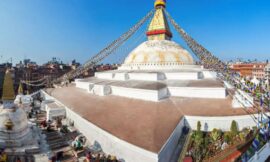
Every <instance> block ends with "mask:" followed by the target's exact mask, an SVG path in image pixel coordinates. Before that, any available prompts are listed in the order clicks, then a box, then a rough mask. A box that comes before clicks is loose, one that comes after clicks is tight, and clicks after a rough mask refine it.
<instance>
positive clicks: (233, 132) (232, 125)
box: [231, 120, 238, 137]
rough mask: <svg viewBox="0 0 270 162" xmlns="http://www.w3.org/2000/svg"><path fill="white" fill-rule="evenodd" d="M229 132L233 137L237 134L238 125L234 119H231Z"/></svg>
mask: <svg viewBox="0 0 270 162" xmlns="http://www.w3.org/2000/svg"><path fill="white" fill-rule="evenodd" d="M231 133H232V136H233V137H235V136H236V135H237V134H238V127H237V123H236V121H235V120H233V121H232V124H231Z"/></svg>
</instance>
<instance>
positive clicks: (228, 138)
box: [224, 132, 231, 143]
mask: <svg viewBox="0 0 270 162" xmlns="http://www.w3.org/2000/svg"><path fill="white" fill-rule="evenodd" d="M224 141H225V142H226V143H231V133H230V132H226V133H224Z"/></svg>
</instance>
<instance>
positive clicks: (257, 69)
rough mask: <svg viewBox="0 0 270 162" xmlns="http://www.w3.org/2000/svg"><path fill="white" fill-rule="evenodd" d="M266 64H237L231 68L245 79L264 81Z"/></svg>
mask: <svg viewBox="0 0 270 162" xmlns="http://www.w3.org/2000/svg"><path fill="white" fill-rule="evenodd" d="M265 66H266V63H248V64H246V63H237V64H233V65H232V66H231V69H232V70H234V71H236V72H239V74H240V75H241V76H243V77H250V78H253V77H256V78H257V79H264V77H265V72H264V70H265Z"/></svg>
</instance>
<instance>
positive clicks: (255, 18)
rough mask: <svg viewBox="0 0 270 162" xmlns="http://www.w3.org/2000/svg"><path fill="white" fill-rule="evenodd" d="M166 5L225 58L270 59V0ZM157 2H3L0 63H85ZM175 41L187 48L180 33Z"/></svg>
mask: <svg viewBox="0 0 270 162" xmlns="http://www.w3.org/2000/svg"><path fill="white" fill-rule="evenodd" d="M167 2H168V5H167V10H168V11H169V13H170V14H171V15H172V16H173V17H174V19H175V20H176V21H177V22H178V23H179V24H180V25H181V26H182V27H183V28H184V29H185V30H186V31H187V32H188V33H189V34H190V35H191V36H192V37H194V38H195V39H196V40H197V41H198V42H199V43H201V44H202V45H203V46H205V47H206V48H207V49H208V50H210V51H211V52H213V53H214V54H215V55H217V56H218V57H220V58H221V59H226V60H228V59H236V58H244V59H255V58H257V59H259V60H265V59H270V41H269V39H270V31H269V29H270V1H269V0H167ZM153 3H154V0H147V1H146V0H116V1H111V0H95V1H94V0H0V56H1V58H0V62H4V61H7V60H8V59H9V58H11V57H12V58H13V60H14V62H17V61H19V60H22V59H24V58H31V59H32V60H34V61H37V62H38V63H44V62H46V61H48V60H49V59H51V58H52V57H57V58H60V59H61V60H63V61H64V62H69V61H71V60H72V59H76V60H78V61H80V62H84V61H86V60H87V59H88V58H90V57H91V56H92V55H93V54H95V53H97V52H98V51H99V50H101V49H102V48H103V47H105V46H106V45H107V44H108V43H110V42H111V41H113V40H114V39H116V38H118V37H119V36H120V35H121V34H122V33H124V32H126V31H127V30H128V29H129V28H130V27H131V26H133V25H134V24H135V23H136V22H138V21H139V20H140V19H141V18H142V17H143V16H144V15H145V14H146V13H147V12H148V11H150V10H151V9H152V8H153ZM174 40H175V41H177V42H179V43H180V44H182V45H183V46H185V45H184V44H183V42H182V41H181V40H180V39H179V36H178V35H176V33H175V34H174ZM126 55H127V54H126ZM111 61H113V59H112V60H111ZM108 62H110V60H108Z"/></svg>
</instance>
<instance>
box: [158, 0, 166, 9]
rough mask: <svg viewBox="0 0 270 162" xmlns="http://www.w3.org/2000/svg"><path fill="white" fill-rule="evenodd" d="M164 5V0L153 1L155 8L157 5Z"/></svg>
mask: <svg viewBox="0 0 270 162" xmlns="http://www.w3.org/2000/svg"><path fill="white" fill-rule="evenodd" d="M160 6H161V7H164V8H165V7H166V0H156V2H155V8H157V7H160Z"/></svg>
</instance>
